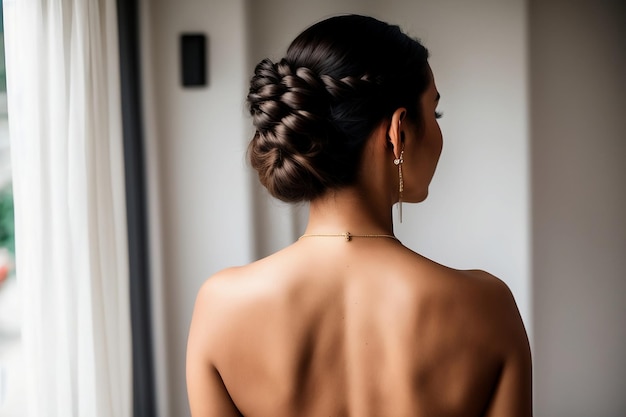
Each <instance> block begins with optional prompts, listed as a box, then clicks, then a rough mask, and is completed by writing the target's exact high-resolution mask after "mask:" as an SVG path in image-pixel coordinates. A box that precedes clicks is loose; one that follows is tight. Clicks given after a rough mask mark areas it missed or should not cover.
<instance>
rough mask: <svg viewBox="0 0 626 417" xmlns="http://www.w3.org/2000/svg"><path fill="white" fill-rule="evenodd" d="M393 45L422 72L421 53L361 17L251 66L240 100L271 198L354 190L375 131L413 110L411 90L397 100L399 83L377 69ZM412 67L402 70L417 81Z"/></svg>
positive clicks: (312, 31) (333, 23) (322, 26)
mask: <svg viewBox="0 0 626 417" xmlns="http://www.w3.org/2000/svg"><path fill="white" fill-rule="evenodd" d="M389 28H392V29H393V28H396V29H395V30H391V32H390V31H389ZM373 29H374V30H373ZM377 32H378V33H377ZM381 39H382V40H381ZM407 39H408V40H409V41H408V42H407ZM394 44H395V49H396V51H395V52H401V53H402V55H401V56H404V57H406V56H415V53H413V54H410V53H408V52H407V49H408V50H409V52H410V50H413V52H415V50H417V51H418V52H420V53H421V55H420V59H418V60H417V61H420V62H419V66H420V67H425V66H426V57H427V53H423V51H425V49H424V48H423V47H422V46H421V45H420V44H419V43H417V41H414V40H412V39H410V38H408V37H407V36H406V35H404V34H402V33H401V32H400V31H399V29H398V28H397V27H395V26H389V25H388V24H386V23H383V22H379V21H377V20H375V19H372V18H365V17H362V16H340V17H336V18H331V19H328V20H326V21H323V22H321V23H318V24H317V25H314V26H312V27H311V28H309V29H307V30H306V31H305V32H303V33H302V34H301V35H300V36H298V37H297V38H296V40H294V42H293V43H292V44H291V46H290V47H289V50H288V51H287V56H286V57H285V58H283V59H282V60H280V61H279V62H278V63H273V62H272V61H271V60H269V59H264V60H262V61H261V62H260V63H259V64H258V65H257V66H256V68H255V70H254V76H253V77H252V79H251V81H250V90H249V93H248V97H247V104H248V109H249V111H250V114H251V115H252V120H253V125H254V127H255V128H256V133H255V135H254V137H253V139H252V141H251V142H250V144H249V146H248V155H249V158H250V162H251V165H252V167H253V168H254V169H255V170H256V171H257V172H258V175H259V179H260V181H261V183H262V184H263V185H264V186H265V187H266V188H267V189H268V191H269V192H270V194H272V195H273V196H274V197H276V198H278V199H280V200H283V201H286V202H299V201H310V200H313V199H315V198H317V197H319V196H321V195H322V194H324V193H325V192H326V191H327V190H328V189H332V188H338V187H342V186H345V185H349V184H351V183H353V182H354V180H355V177H356V173H357V170H358V165H359V162H360V159H361V153H362V150H363V147H364V143H365V141H366V139H367V138H368V137H369V134H370V133H371V131H372V130H373V128H374V126H375V125H376V124H377V123H379V122H380V121H381V120H382V119H383V118H384V117H385V116H388V115H389V114H391V113H392V112H393V110H394V109H395V108H397V107H399V106H401V105H406V106H411V107H417V97H418V96H417V95H416V94H415V92H414V91H411V85H408V93H407V92H406V91H404V92H403V93H402V94H398V93H397V92H395V91H393V90H394V89H397V86H395V85H396V84H397V81H398V80H400V81H404V79H403V78H402V77H398V76H397V74H396V73H397V72H398V71H391V72H390V71H389V68H392V69H393V67H389V65H388V64H385V67H384V68H381V65H380V61H381V60H384V59H388V55H389V49H391V50H393V49H394ZM416 45H417V46H418V48H416ZM420 48H421V49H420ZM398 49H399V51H397V50H398ZM404 60H405V61H406V59H404ZM395 61H398V59H397V58H396V59H395ZM414 61H415V60H414ZM396 63H397V64H398V62H396ZM400 64H401V63H400ZM405 64H406V63H405ZM392 65H393V63H392ZM415 67H416V65H415V64H413V65H412V66H411V67H410V68H408V69H407V70H405V71H413V73H412V74H411V78H419V77H417V76H416V72H418V71H415ZM422 69H423V68H422ZM393 72H395V73H393ZM424 72H425V71H424ZM424 78H426V77H424ZM426 83H427V80H425V81H424V83H423V84H424V86H423V89H422V91H423V90H424V89H425V86H426ZM402 87H403V89H405V90H406V87H407V86H406V85H403V86H402ZM413 90H414V89H413ZM403 95H404V96H406V97H403ZM406 98H410V101H411V103H408V102H407V100H406ZM405 102H407V103H405ZM394 106H396V107H394Z"/></svg>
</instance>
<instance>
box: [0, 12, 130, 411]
mask: <svg viewBox="0 0 626 417" xmlns="http://www.w3.org/2000/svg"><path fill="white" fill-rule="evenodd" d="M4 20H5V42H6V59H7V91H8V113H9V129H10V136H11V151H12V165H13V169H14V172H13V181H14V183H13V187H14V196H15V212H16V213H15V221H16V225H15V228H16V268H17V278H18V282H19V286H20V288H21V297H22V301H23V316H22V322H23V329H22V340H23V347H24V363H25V365H26V369H25V370H24V371H25V373H26V378H27V381H26V385H27V393H26V394H27V396H26V398H25V403H26V404H27V407H28V409H27V414H26V415H28V416H30V417H42V416H50V417H57V416H58V417H71V416H81V417H82V416H89V417H91V416H94V417H97V416H115V417H126V416H130V414H131V412H132V388H131V385H132V384H131V378H132V375H131V339H130V308H129V288H128V259H127V258H128V255H127V241H126V239H127V236H126V214H125V198H124V171H123V151H122V138H121V109H120V108H121V106H120V91H119V90H120V82H119V67H118V60H119V57H118V40H117V16H116V9H115V1H114V0H110V1H107V0H4Z"/></svg>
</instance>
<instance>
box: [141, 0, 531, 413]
mask: <svg viewBox="0 0 626 417" xmlns="http://www.w3.org/2000/svg"><path fill="white" fill-rule="evenodd" d="M144 3H149V5H146V4H144V6H145V7H144V14H145V16H144V27H145V26H149V30H145V29H144V32H145V33H144V39H143V43H144V48H147V49H149V50H150V51H151V53H150V54H148V55H147V56H146V57H144V66H146V67H147V72H148V73H150V72H151V74H152V75H149V74H146V80H145V82H146V94H147V96H148V97H151V99H150V100H148V103H147V105H148V107H150V106H152V107H153V110H152V113H153V117H152V119H151V120H152V124H153V127H152V129H150V128H149V132H150V133H149V138H147V142H148V146H149V147H151V149H148V153H149V154H150V155H151V158H152V164H151V165H150V166H151V167H152V168H149V169H151V175H150V177H151V181H152V183H153V184H154V183H157V184H158V186H157V187H154V186H153V187H152V188H151V190H152V196H153V197H152V199H153V201H154V203H155V204H158V205H159V206H158V207H156V208H155V209H154V211H153V212H152V219H151V224H152V226H153V236H157V237H161V242H162V244H161V248H160V250H157V249H158V247H159V245H158V244H155V247H156V248H157V249H154V248H153V251H156V252H157V254H158V253H160V254H161V256H156V258H158V259H154V260H153V261H154V262H155V263H156V265H155V267H154V269H156V270H157V271H160V272H161V273H160V274H159V277H157V282H156V284H155V286H157V287H160V288H161V289H160V290H159V289H158V288H157V289H155V293H156V294H157V297H163V298H161V300H160V301H159V300H157V301H156V304H157V305H160V306H161V309H162V311H160V312H159V311H157V313H158V314H157V320H158V315H159V314H160V315H161V316H162V317H163V319H162V321H161V323H157V327H162V328H164V329H165V330H164V331H158V330H157V334H158V336H157V342H158V344H159V346H158V349H160V355H161V356H160V357H161V358H162V359H163V361H166V362H167V364H168V367H167V369H165V370H163V369H161V370H160V371H159V375H160V379H161V382H160V384H159V387H160V401H161V414H162V415H163V416H168V415H175V416H183V415H188V409H187V403H186V393H185V384H184V353H185V352H184V349H185V342H186V335H187V328H188V323H189V319H190V315H191V309H192V304H193V300H194V295H195V292H196V291H197V289H198V287H199V286H200V284H201V282H202V281H203V280H204V279H205V278H206V277H208V276H209V275H210V274H212V273H213V272H215V271H217V270H219V269H221V268H223V267H225V266H228V265H236V264H242V263H246V262H249V261H251V260H253V259H254V258H256V257H257V256H261V255H264V254H266V253H269V252H271V251H273V250H276V249H278V248H280V247H282V246H285V245H287V244H289V243H290V242H292V241H293V240H294V238H295V237H296V236H297V235H298V234H299V233H300V231H301V229H302V227H303V221H304V220H305V218H306V208H302V207H300V208H297V209H296V210H293V209H292V208H290V207H287V206H285V205H282V204H280V203H277V202H275V201H272V200H269V199H268V198H266V197H265V194H264V193H263V191H262V190H260V189H259V187H258V185H257V184H256V182H252V183H251V181H250V180H251V179H253V178H252V174H251V172H250V170H249V169H247V168H246V167H245V165H244V153H245V146H246V142H247V140H248V138H249V136H250V133H251V128H250V120H249V119H248V118H246V117H244V116H243V114H244V97H245V94H246V92H247V80H248V77H249V76H250V75H251V74H252V68H253V67H254V65H255V64H256V62H258V61H259V60H260V59H261V58H263V57H265V56H269V57H271V58H276V59H278V58H280V57H281V56H282V54H283V53H284V51H285V49H286V47H287V45H288V43H289V42H290V41H291V39H293V37H294V36H295V35H297V33H299V32H300V31H301V30H302V29H304V27H306V26H308V25H309V24H311V23H313V22H315V21H317V20H319V19H321V18H323V17H326V16H329V15H332V14H336V13H341V12H355V13H365V14H372V15H374V16H376V17H379V18H381V19H383V20H388V21H392V22H396V23H399V24H400V25H401V26H403V27H404V28H405V29H406V30H407V31H408V32H409V33H410V34H412V35H415V36H418V37H420V38H422V40H423V41H424V43H425V44H426V46H427V47H428V48H429V49H430V50H431V54H432V59H431V64H432V67H433V70H434V72H435V77H436V79H437V83H438V87H439V89H440V91H441V94H442V97H443V98H442V102H441V109H442V110H443V111H444V113H445V117H444V118H443V119H442V121H441V122H442V123H441V125H442V129H443V131H444V141H445V145H444V153H443V155H442V158H441V162H440V166H439V170H438V173H437V174H436V176H435V180H434V181H433V184H432V186H431V196H430V197H429V199H428V200H427V202H425V203H424V204H421V205H417V206H413V207H410V206H405V208H404V211H405V213H404V223H403V224H401V225H397V226H396V229H397V233H398V235H399V237H400V238H401V240H402V241H403V242H404V243H405V244H407V245H408V246H410V247H412V248H414V249H416V250H418V251H420V252H422V253H424V254H425V255H427V256H430V257H432V258H433V259H435V260H437V261H440V262H443V263H447V264H449V265H451V266H453V267H458V268H483V269H486V270H489V271H491V272H492V273H494V274H496V275H499V276H500V277H502V278H503V279H504V280H505V281H507V282H508V283H509V285H510V286H511V288H512V290H513V292H514V294H515V296H516V298H517V300H518V304H519V307H520V310H521V311H522V315H523V317H524V319H525V321H526V324H527V326H530V298H529V294H530V293H529V291H530V288H529V285H530V277H529V268H530V266H529V265H530V264H529V262H530V259H529V250H528V246H529V244H528V242H529V230H530V227H529V213H528V210H529V207H528V206H529V196H528V187H529V172H528V151H527V147H528V137H527V136H528V135H527V127H526V126H527V111H526V109H527V107H528V99H527V87H528V86H527V76H526V68H527V59H526V44H525V39H526V16H525V3H524V1H523V0H515V1H513V0H511V1H506V2H503V1H498V0H476V1H473V2H472V5H471V7H470V6H469V5H468V2H466V1H463V0H455V1H447V2H445V4H444V2H429V1H425V0H424V1H399V0H370V1H367V2H365V1H357V0H350V1H340V2H338V1H331V0H324V1H317V2H313V1H288V0H272V1H269V0H249V1H244V0H237V1H217V0H214V1H209V0H204V1H200V0H155V1H152V2H144ZM192 30H199V31H203V32H205V33H206V34H207V35H208V39H209V56H208V57H209V86H208V88H205V89H201V90H198V91H188V90H183V89H182V88H181V87H180V86H179V82H178V78H179V74H178V67H177V65H178V55H177V53H178V51H177V36H178V34H179V33H180V32H183V31H192ZM150 70H151V71H150ZM149 119H150V118H149ZM158 194H160V197H158V198H156V197H154V195H158ZM161 260H162V263H161ZM159 268H162V269H159ZM163 294H164V295H163ZM157 356H158V355H157ZM163 361H159V363H161V364H162V362H163ZM164 380H165V381H164ZM162 397H168V398H169V404H168V401H166V400H165V399H164V398H162Z"/></svg>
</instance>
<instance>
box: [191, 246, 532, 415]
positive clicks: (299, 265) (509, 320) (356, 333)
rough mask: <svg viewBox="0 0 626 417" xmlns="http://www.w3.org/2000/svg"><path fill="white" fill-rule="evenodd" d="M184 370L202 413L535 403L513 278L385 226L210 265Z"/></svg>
mask: <svg viewBox="0 0 626 417" xmlns="http://www.w3.org/2000/svg"><path fill="white" fill-rule="evenodd" d="M187 373H188V389H189V398H190V403H191V407H192V413H193V415H194V417H204V416H218V415H219V416H228V415H235V416H236V415H244V416H246V417H264V416H267V417H282V416H290V417H291V416H300V417H305V416H338V417H339V416H345V417H348V416H351V417H352V416H358V417H366V416H372V417H373V416H377V417H379V416H394V417H401V416H429V417H435V416H483V415H487V416H499V415H506V416H517V415H519V416H527V415H530V414H531V410H530V409H529V404H530V399H529V398H530V395H531V394H530V355H529V350H528V342H527V339H526V334H525V331H524V328H523V325H522V323H521V320H520V318H519V314H518V312H517V307H516V306H515V303H514V301H513V299H512V296H511V294H510V292H509V290H508V288H507V287H506V286H505V285H504V284H503V283H502V282H501V281H499V280H498V279H496V278H494V277H491V276H489V275H488V274H486V273H483V272H462V271H456V270H452V269H449V268H446V267H443V266H441V265H438V264H436V263H434V262H432V261H430V260H428V259H425V258H423V257H421V256H419V255H417V254H415V253H413V252H411V251H410V250H408V249H406V248H404V247H402V246H401V245H400V244H399V243H398V242H395V241H393V240H390V239H375V240H374V239H367V240H358V239H355V240H354V241H352V242H344V241H343V240H342V239H340V238H339V239H329V238H317V239H305V240H302V241H300V242H298V243H296V244H294V245H292V246H290V247H288V248H286V249H285V250H283V251H281V252H278V253H277V254H275V255H272V256H270V257H268V258H266V259H263V260H261V261H258V262H256V263H253V264H251V265H248V266H245V267H241V268H235V269H229V270H226V271H223V272H222V273H220V274H218V275H216V276H215V277H212V278H211V279H209V280H208V281H207V283H206V284H205V286H204V287H203V289H202V290H201V292H200V294H199V297H198V301H197V304H196V310H195V312H194V318H193V323H192V327H191V332H190V338H189V347H188V369H187Z"/></svg>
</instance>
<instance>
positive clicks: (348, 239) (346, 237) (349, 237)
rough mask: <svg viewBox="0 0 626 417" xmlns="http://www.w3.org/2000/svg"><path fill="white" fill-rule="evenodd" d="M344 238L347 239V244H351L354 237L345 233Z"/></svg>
mask: <svg viewBox="0 0 626 417" xmlns="http://www.w3.org/2000/svg"><path fill="white" fill-rule="evenodd" d="M343 237H344V238H345V239H346V242H350V241H351V240H352V235H351V234H350V232H346V233H344V234H343Z"/></svg>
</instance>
